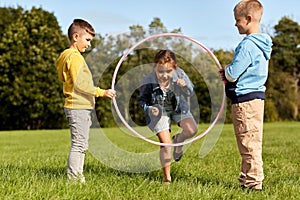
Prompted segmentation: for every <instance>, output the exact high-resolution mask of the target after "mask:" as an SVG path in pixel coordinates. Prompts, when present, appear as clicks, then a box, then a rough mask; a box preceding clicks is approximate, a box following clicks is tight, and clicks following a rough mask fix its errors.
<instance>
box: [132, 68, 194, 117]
mask: <svg viewBox="0 0 300 200" xmlns="http://www.w3.org/2000/svg"><path fill="white" fill-rule="evenodd" d="M177 79H184V80H185V82H186V84H187V85H186V86H185V87H180V86H178V85H177V84H176V81H177ZM193 93H194V85H193V84H192V82H191V81H190V79H189V77H188V76H187V75H186V73H185V72H184V71H183V70H182V69H181V68H179V67H177V69H176V71H175V72H174V74H173V78H172V82H171V85H170V92H169V95H167V96H166V97H165V96H164V95H163V91H162V90H161V88H160V86H159V83H158V80H157V77H156V74H155V72H154V71H153V72H151V73H149V74H148V75H146V76H143V78H142V85H141V87H140V95H139V97H138V102H139V105H140V106H141V107H142V109H143V110H144V112H145V115H146V121H147V123H149V122H150V121H151V112H150V111H151V110H152V106H156V107H158V108H159V109H160V110H161V109H164V108H163V105H164V101H169V102H172V109H173V111H174V112H176V113H187V112H188V111H189V109H190V108H189V104H188V102H187V97H189V96H192V95H193ZM149 108H151V109H149ZM160 114H161V112H160Z"/></svg>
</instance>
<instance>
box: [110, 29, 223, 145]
mask: <svg viewBox="0 0 300 200" xmlns="http://www.w3.org/2000/svg"><path fill="white" fill-rule="evenodd" d="M167 36H168V37H169V36H172V37H179V38H184V39H188V40H190V41H192V42H194V43H195V44H197V45H199V46H200V47H202V48H203V49H204V50H205V51H206V52H207V53H208V54H209V55H210V56H211V58H212V59H213V60H214V62H215V64H216V65H217V67H218V69H222V66H221V64H220V62H219V61H218V59H217V58H216V56H215V55H214V54H213V53H212V52H211V51H210V50H209V49H208V48H206V47H205V46H204V45H203V44H201V43H200V42H198V41H196V40H195V39H193V38H191V37H188V36H185V35H181V34H177V33H161V34H156V35H152V36H149V37H147V38H145V39H143V40H141V41H139V42H137V43H136V44H135V45H133V46H132V47H131V48H130V49H128V50H127V51H126V53H124V54H123V56H122V57H121V58H120V60H119V62H118V64H117V66H116V68H115V71H114V74H113V77H112V83H111V85H112V89H115V82H116V77H117V74H118V71H119V68H120V66H121V64H122V63H123V61H124V60H125V58H126V57H127V56H128V54H129V53H130V52H131V51H133V50H134V49H135V48H136V47H138V46H139V45H141V44H142V43H144V42H146V41H148V40H151V39H154V38H158V37H167ZM225 100H226V94H225V87H224V85H223V98H222V103H221V106H220V109H219V112H218V114H217V116H216V118H215V119H214V121H213V122H212V123H211V124H210V125H209V127H208V128H207V129H206V130H204V131H202V132H201V134H199V135H198V136H196V137H194V138H192V139H190V140H187V141H184V142H181V143H175V144H166V143H160V142H156V141H153V140H150V139H148V138H146V137H144V136H142V135H141V134H139V133H138V132H137V131H135V130H134V129H133V128H132V127H131V126H130V125H129V124H128V123H127V122H126V120H125V119H124V117H123V116H122V114H121V112H120V110H119V107H118V105H117V102H116V99H115V97H114V98H113V99H112V101H113V105H114V108H115V110H116V112H117V115H118V116H119V118H120V119H121V121H122V123H123V124H124V125H125V126H126V127H127V128H128V129H129V130H130V131H131V132H132V133H133V134H134V135H136V136H137V137H138V138H140V139H142V140H144V141H146V142H149V143H151V144H154V145H157V146H173V147H175V146H182V145H186V144H190V143H192V142H195V141H197V140H199V139H200V138H202V137H203V136H205V135H206V134H207V133H208V132H209V131H210V130H211V129H212V128H213V127H214V126H215V124H216V123H217V122H218V120H219V119H220V117H221V115H222V112H223V109H224V105H225Z"/></svg>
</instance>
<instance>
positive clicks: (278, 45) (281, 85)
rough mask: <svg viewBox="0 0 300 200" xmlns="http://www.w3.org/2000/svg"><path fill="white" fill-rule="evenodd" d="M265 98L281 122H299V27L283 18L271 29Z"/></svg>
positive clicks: (288, 19)
mask: <svg viewBox="0 0 300 200" xmlns="http://www.w3.org/2000/svg"><path fill="white" fill-rule="evenodd" d="M274 28H275V36H274V37H273V44H274V45H273V52H272V56H271V59H272V60H271V62H270V78H269V79H270V81H269V83H268V88H270V89H269V91H268V92H267V93H268V96H269V97H271V98H272V100H273V102H274V105H275V107H276V109H277V112H278V113H279V116H280V119H281V120H291V119H292V120H297V119H299V118H300V117H299V109H300V108H299V105H300V104H299V103H300V102H299V92H300V90H299V85H300V82H299V80H300V48H299V44H300V26H299V24H298V23H297V22H295V21H293V20H291V19H290V18H288V17H283V18H282V19H281V20H280V21H279V23H278V24H277V25H276V26H275V27H274Z"/></svg>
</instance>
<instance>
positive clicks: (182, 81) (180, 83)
mask: <svg viewBox="0 0 300 200" xmlns="http://www.w3.org/2000/svg"><path fill="white" fill-rule="evenodd" d="M176 84H177V85H178V86H180V87H185V86H186V82H185V80H184V79H177V81H176Z"/></svg>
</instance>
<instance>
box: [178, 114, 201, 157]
mask: <svg viewBox="0 0 300 200" xmlns="http://www.w3.org/2000/svg"><path fill="white" fill-rule="evenodd" d="M179 126H180V127H181V128H182V132H181V133H180V134H178V135H177V137H176V140H177V143H180V142H183V141H184V140H186V139H188V138H191V137H193V136H194V135H195V134H196V133H197V132H198V127H197V124H196V122H195V120H194V118H185V119H183V120H181V121H180V122H179ZM180 151H182V146H178V147H176V153H179V152H180Z"/></svg>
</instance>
